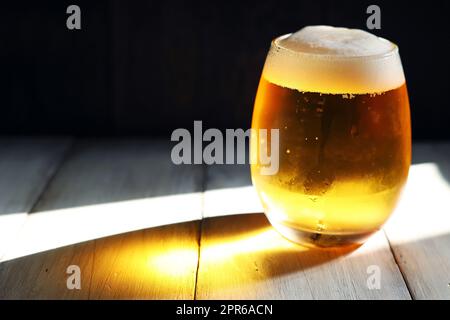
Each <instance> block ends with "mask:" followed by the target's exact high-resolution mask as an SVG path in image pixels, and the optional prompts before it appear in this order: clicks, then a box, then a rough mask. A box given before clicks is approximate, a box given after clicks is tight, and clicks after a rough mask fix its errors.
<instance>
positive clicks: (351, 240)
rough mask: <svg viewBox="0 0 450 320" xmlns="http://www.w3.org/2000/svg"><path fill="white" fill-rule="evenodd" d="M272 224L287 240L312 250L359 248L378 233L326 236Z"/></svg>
mask: <svg viewBox="0 0 450 320" xmlns="http://www.w3.org/2000/svg"><path fill="white" fill-rule="evenodd" d="M269 221H270V220H269ZM270 223H271V225H272V226H273V227H274V228H275V230H277V231H278V232H279V233H280V234H281V235H282V236H283V237H285V238H286V239H288V240H290V241H292V242H295V243H297V244H300V245H302V246H305V247H310V248H333V247H358V246H360V245H362V244H363V243H364V242H365V241H366V240H367V238H368V237H370V236H371V235H372V234H373V233H374V232H375V231H376V230H374V231H371V232H365V233H357V234H326V233H320V232H311V231H305V230H300V229H294V228H292V227H288V226H286V225H283V224H280V223H274V222H273V221H270Z"/></svg>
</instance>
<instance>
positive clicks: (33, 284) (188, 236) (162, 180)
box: [0, 141, 202, 299]
mask: <svg viewBox="0 0 450 320" xmlns="http://www.w3.org/2000/svg"><path fill="white" fill-rule="evenodd" d="M201 178H202V170H201V167H199V166H185V167H183V166H175V165H173V164H172V162H171V160H170V146H169V145H168V144H167V143H165V142H162V143H160V142H151V141H96V142H82V143H79V144H77V145H76V146H75V147H74V148H73V150H72V151H71V152H70V154H69V156H68V157H67V159H66V161H65V162H64V165H63V166H62V167H61V168H60V170H59V171H58V174H57V175H56V176H55V177H54V178H53V179H52V181H51V183H50V184H49V186H48V187H47V189H46V191H45V193H44V194H43V195H42V197H41V198H40V201H39V202H38V204H37V205H36V206H35V208H34V210H33V213H31V214H30V215H29V217H28V219H27V220H26V222H25V224H24V226H23V228H22V229H21V232H20V233H19V234H18V236H17V238H16V239H15V240H14V246H12V248H10V250H9V251H8V254H7V255H5V257H4V259H3V263H1V264H0V298H28V299H30V298H31V299H36V298H38V299H47V298H52V299H68V298H81V299H102V298H155V299H158V298H173V299H175V298H183V299H192V298H193V295H194V289H195V277H196V268H197V262H198V256H197V255H198V237H199V229H198V225H199V221H198V220H199V219H200V218H201V205H202V197H201V192H200V191H201V183H202V181H201ZM191 220H197V221H195V222H187V223H180V222H184V221H191ZM157 226H161V227H159V228H158V227H157ZM154 227H157V228H154ZM143 229H145V230H143ZM133 230H138V231H134V232H130V231H133ZM126 232H128V233H126ZM99 238H101V239H99ZM92 239H98V240H92ZM88 240H90V241H88ZM85 241H88V242H85ZM70 264H75V265H79V266H80V268H81V269H82V275H83V280H82V290H80V291H72V290H68V289H67V287H66V283H65V281H66V279H67V277H68V275H67V274H66V273H65V270H66V268H67V266H68V265H70Z"/></svg>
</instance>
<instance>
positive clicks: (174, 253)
mask: <svg viewBox="0 0 450 320" xmlns="http://www.w3.org/2000/svg"><path fill="white" fill-rule="evenodd" d="M159 251H160V252H157V254H156V255H155V253H152V254H151V255H149V256H148V258H147V268H148V269H147V272H148V271H150V272H151V273H158V274H159V275H160V276H162V277H169V278H170V277H173V276H177V277H180V276H181V277H186V276H189V275H190V274H191V273H192V270H190V269H189V268H186V264H187V265H195V264H197V256H198V250H194V249H173V250H169V251H165V250H164V249H160V250H159Z"/></svg>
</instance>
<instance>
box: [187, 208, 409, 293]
mask: <svg viewBox="0 0 450 320" xmlns="http://www.w3.org/2000/svg"><path fill="white" fill-rule="evenodd" d="M373 266H375V268H378V270H379V271H380V275H381V278H380V288H379V289H376V288H375V289H370V288H369V286H368V285H367V281H368V278H369V276H370V275H371V274H368V273H367V272H368V271H371V270H372V269H371V268H373ZM371 272H372V271H371ZM196 298H197V299H410V295H409V292H408V290H407V287H406V285H405V283H404V281H403V279H402V275H401V273H400V271H399V269H398V268H397V265H396V263H395V261H394V258H393V256H392V254H391V252H390V249H389V245H388V243H387V240H386V238H385V236H384V234H383V232H379V233H377V234H376V235H374V236H372V237H371V238H370V239H369V240H368V241H367V242H366V243H365V244H364V245H363V246H362V247H360V248H358V249H357V250H355V251H353V252H351V251H349V250H348V249H347V250H343V249H342V250H339V249H333V250H312V249H307V248H304V247H301V246H298V245H296V244H293V243H292V242H290V241H288V240H286V239H284V238H283V237H281V236H280V235H279V234H278V233H277V232H276V231H275V230H274V229H273V228H272V227H271V226H270V225H269V223H268V221H267V220H266V218H265V217H264V215H262V214H253V215H238V216H227V217H220V218H210V219H206V220H205V221H204V222H203V224H202V237H201V249H200V264H199V271H198V278H197V296H196Z"/></svg>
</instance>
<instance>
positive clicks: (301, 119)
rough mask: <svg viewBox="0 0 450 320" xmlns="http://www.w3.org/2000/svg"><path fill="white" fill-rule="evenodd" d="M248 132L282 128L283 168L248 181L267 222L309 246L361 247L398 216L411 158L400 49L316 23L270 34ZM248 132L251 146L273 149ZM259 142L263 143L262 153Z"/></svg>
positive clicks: (254, 168) (256, 173)
mask: <svg viewBox="0 0 450 320" xmlns="http://www.w3.org/2000/svg"><path fill="white" fill-rule="evenodd" d="M252 129H253V130H255V131H257V130H260V129H266V130H270V129H278V133H279V137H278V139H279V148H278V150H279V168H278V171H277V172H276V173H275V174H271V175H265V174H262V171H261V168H262V167H263V166H264V165H263V164H262V163H261V162H260V161H256V162H255V163H252V165H251V173H252V181H253V184H254V186H255V188H256V190H257V192H258V195H259V197H260V199H261V202H262V204H263V206H264V210H265V214H266V216H267V218H268V219H269V221H270V223H271V224H272V225H273V226H274V227H275V229H276V230H278V232H280V233H281V234H282V235H283V236H285V237H286V238H288V239H290V240H292V241H294V242H297V243H300V244H303V245H306V246H311V247H334V246H346V245H358V244H361V243H363V242H364V241H365V239H367V237H368V236H370V235H371V234H372V233H374V232H376V231H377V230H379V229H380V227H381V226H382V225H383V223H384V222H385V221H386V220H387V219H388V217H389V215H390V214H391V213H392V211H393V209H394V207H395V205H396V203H397V200H398V198H399V196H400V193H401V190H402V188H403V186H404V184H405V182H406V179H407V176H408V170H409V166H410V162H411V124H410V111H409V101H408V93H407V89H406V84H405V77H404V73H403V68H402V64H401V60H400V56H399V50H398V47H397V46H396V45H395V44H393V43H392V42H390V41H388V40H385V39H382V38H379V37H376V36H374V35H372V34H370V33H368V32H365V31H362V30H357V29H347V28H334V27H328V26H310V27H305V28H303V29H301V30H300V31H298V32H296V33H293V34H288V35H284V36H281V37H278V38H276V39H275V40H273V41H272V44H271V48H270V51H269V53H268V56H267V58H266V62H265V65H264V69H263V72H262V76H261V80H260V84H259V87H258V92H257V95H256V100H255V106H254V110H253V119H252ZM270 138H271V137H270V136H269V137H268V138H267V139H268V140H269V141H263V140H261V139H258V135H252V137H251V153H252V154H253V153H256V154H259V153H261V151H262V152H267V154H270V150H268V149H270V146H271V143H268V142H270ZM261 149H262V150H261Z"/></svg>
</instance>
